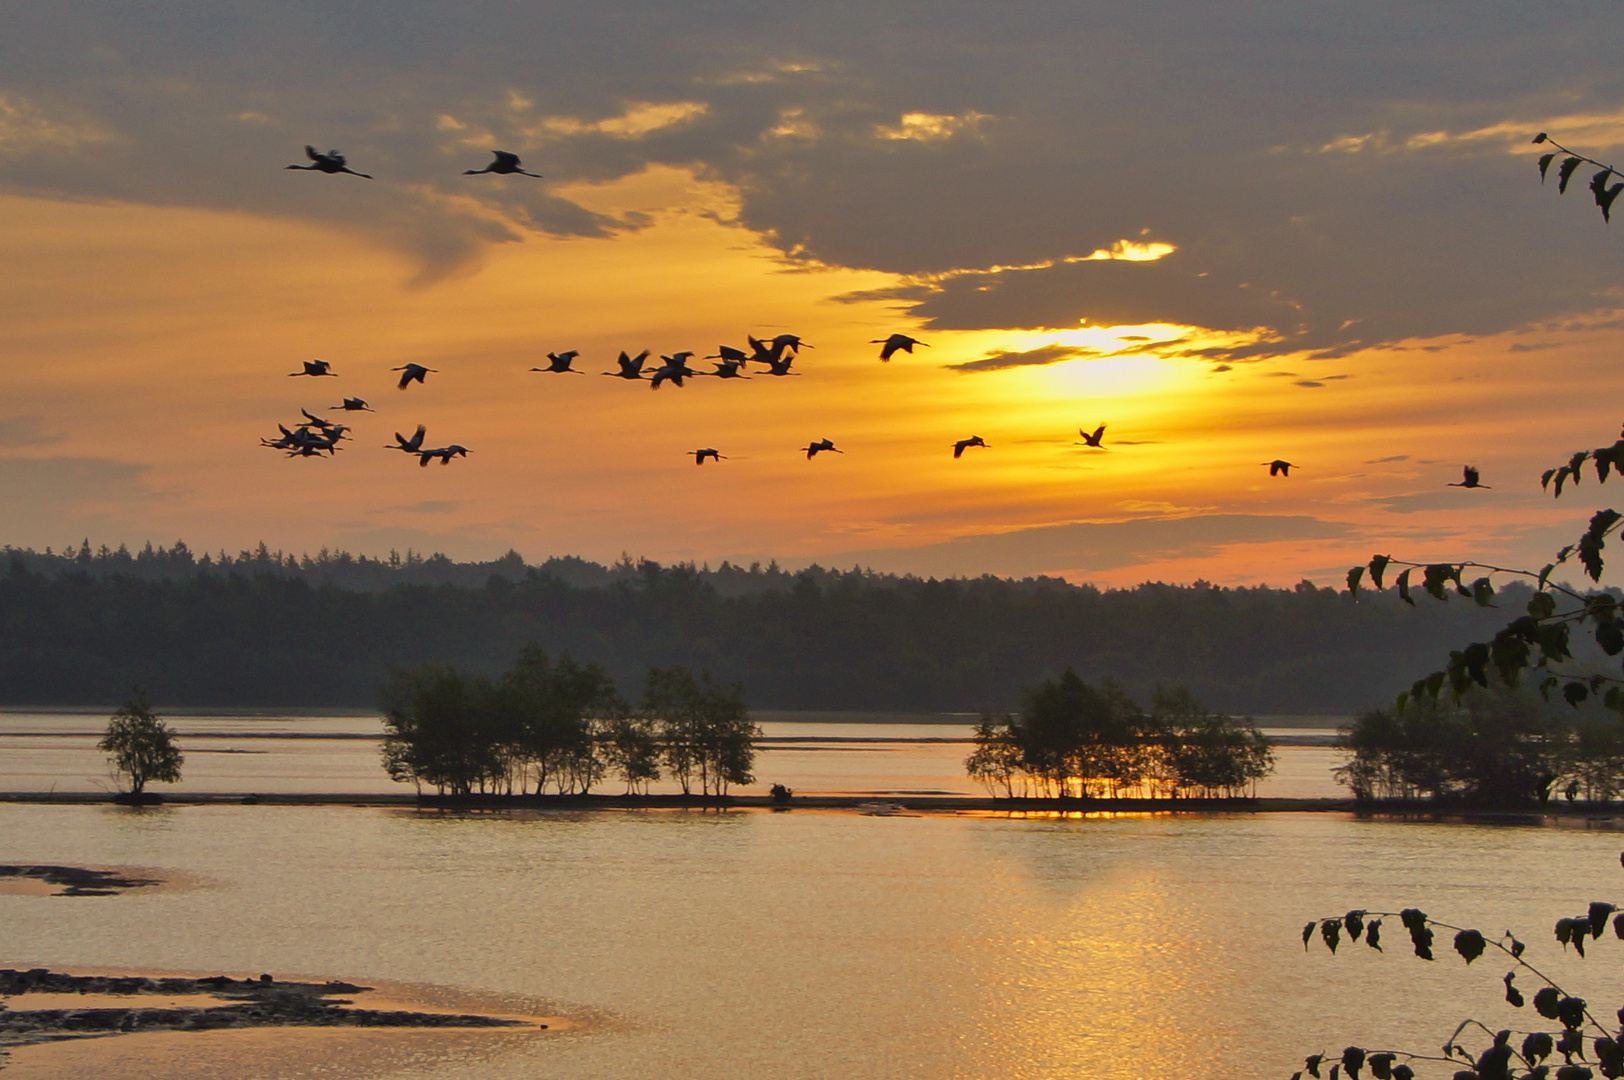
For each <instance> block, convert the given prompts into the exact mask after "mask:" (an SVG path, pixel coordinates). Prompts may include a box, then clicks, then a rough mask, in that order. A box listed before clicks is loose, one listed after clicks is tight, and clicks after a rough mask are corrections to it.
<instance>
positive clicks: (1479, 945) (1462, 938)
mask: <svg viewBox="0 0 1624 1080" xmlns="http://www.w3.org/2000/svg"><path fill="white" fill-rule="evenodd" d="M1486 944H1487V943H1486V942H1484V940H1483V934H1482V933H1481V932H1480V931H1477V930H1462V931H1461V932H1460V933H1458V934H1456V935H1455V951H1456V952H1458V953H1460V954H1461V956H1462V958H1464V959H1465V961H1466V962H1467V963H1468V964H1470V963H1471V962H1472V961H1473V960H1476V959H1477V958H1478V957H1480V956H1482V955H1483V950H1484V948H1485V947H1486Z"/></svg>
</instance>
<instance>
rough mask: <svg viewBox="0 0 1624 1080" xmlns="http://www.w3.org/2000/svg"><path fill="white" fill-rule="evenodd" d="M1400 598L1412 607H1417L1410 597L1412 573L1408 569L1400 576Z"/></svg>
mask: <svg viewBox="0 0 1624 1080" xmlns="http://www.w3.org/2000/svg"><path fill="white" fill-rule="evenodd" d="M1398 598H1399V599H1400V600H1402V601H1404V602H1405V603H1406V604H1409V605H1410V606H1411V607H1414V606H1415V600H1414V599H1413V598H1411V596H1410V571H1409V570H1407V569H1406V570H1405V571H1404V572H1403V573H1402V574H1400V575H1399V576H1398Z"/></svg>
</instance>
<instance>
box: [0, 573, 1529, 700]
mask: <svg viewBox="0 0 1624 1080" xmlns="http://www.w3.org/2000/svg"><path fill="white" fill-rule="evenodd" d="M1527 596H1528V594H1527V593H1526V591H1521V592H1519V591H1517V590H1515V589H1513V590H1507V591H1506V592H1504V593H1503V594H1502V595H1501V597H1500V599H1499V604H1500V607H1499V608H1497V609H1484V608H1480V607H1478V606H1476V605H1475V604H1473V603H1471V602H1469V601H1461V600H1457V601H1454V602H1450V603H1445V604H1438V603H1434V602H1431V601H1429V600H1427V599H1425V598H1423V601H1422V603H1421V604H1420V605H1419V606H1418V607H1415V608H1410V607H1407V606H1406V605H1404V604H1402V603H1400V602H1399V601H1398V599H1397V597H1396V596H1395V595H1394V594H1393V593H1392V592H1391V591H1389V592H1388V593H1386V594H1378V595H1375V596H1372V595H1370V594H1369V593H1368V592H1367V593H1365V594H1364V595H1363V596H1362V597H1361V599H1360V601H1359V602H1358V603H1354V602H1353V600H1352V599H1351V598H1350V597H1349V596H1348V594H1347V593H1346V592H1345V591H1341V590H1337V589H1330V588H1317V587H1315V586H1314V585H1312V584H1310V583H1309V582H1306V581H1305V582H1302V583H1300V584H1298V585H1297V586H1296V587H1295V588H1290V589H1278V588H1268V587H1261V586H1260V587H1257V588H1218V587H1215V586H1212V585H1208V584H1206V583H1203V582H1196V583H1195V584H1192V585H1162V584H1146V585H1140V586H1138V587H1136V588H1132V589H1098V588H1094V587H1092V586H1087V585H1082V586H1077V585H1071V584H1068V583H1067V582H1065V581H1061V580H1059V579H1055V578H1026V579H1022V580H1010V579H1004V578H994V577H982V578H973V579H951V580H934V579H933V580H921V579H919V578H915V577H898V576H893V575H887V574H877V573H874V572H872V571H866V570H851V571H838V570H826V569H822V568H819V567H812V568H810V569H807V570H802V571H798V572H794V573H791V572H788V571H785V570H783V569H781V568H779V567H778V566H777V565H776V564H774V565H771V566H767V567H761V566H760V565H753V566H750V567H738V566H731V565H728V564H725V563H724V564H723V565H722V566H720V567H718V568H716V569H710V568H708V567H705V568H700V567H695V566H693V565H690V564H679V565H674V566H661V565H659V564H657V563H653V562H649V561H646V560H644V561H633V560H631V559H625V558H623V559H622V560H621V561H620V562H618V563H616V564H614V565H612V566H603V565H600V564H597V563H593V562H588V561H586V560H582V559H575V558H564V559H550V560H548V561H547V562H545V563H543V564H541V565H540V566H529V565H526V564H525V562H524V560H523V559H521V558H520V557H519V556H518V555H517V554H516V553H512V552H510V553H509V554H508V555H506V556H504V557H503V558H501V559H498V560H495V561H493V562H484V563H457V562H453V561H451V560H450V559H447V558H445V557H444V556H442V555H434V556H431V557H428V558H424V557H421V556H418V555H416V554H412V553H408V554H407V555H406V556H404V557H402V556H398V555H393V554H392V555H391V557H390V558H388V559H368V558H358V557H355V556H351V555H349V554H345V553H337V554H333V553H328V552H325V551H324V552H322V553H321V554H320V555H318V556H316V557H314V558H311V557H308V556H306V557H298V558H296V557H294V556H291V555H284V554H282V553H280V552H271V551H268V550H266V548H265V547H264V546H263V545H261V546H260V547H259V548H258V549H257V550H255V551H245V552H242V553H240V554H239V555H237V556H230V555H226V554H225V553H219V554H215V555H201V556H199V555H196V554H194V553H193V552H192V551H190V550H189V549H187V547H186V546H185V545H184V544H181V543H176V544H175V546H173V547H171V548H156V549H154V548H152V547H151V546H148V547H147V548H146V549H145V550H143V551H141V552H138V553H131V552H129V551H127V550H124V549H123V548H120V549H119V550H117V551H109V550H108V549H107V548H105V547H103V548H101V549H100V550H99V551H92V550H91V548H90V545H89V544H88V543H86V544H85V545H83V546H82V547H78V548H75V547H71V546H70V547H69V548H68V549H67V550H66V551H65V552H52V551H49V550H47V551H46V552H44V553H40V552H35V551H31V550H24V549H15V548H5V549H0V704H7V705H105V704H108V703H112V702H117V701H120V700H123V699H124V698H126V697H128V696H129V694H130V691H131V688H132V687H135V686H139V687H141V688H142V689H143V690H144V691H145V692H146V694H147V696H148V697H149V698H150V699H151V700H152V701H153V702H154V703H155V704H157V705H158V706H159V707H160V708H162V707H174V706H219V707H324V706H327V707H355V706H371V705H375V704H376V702H377V699H378V692H379V688H380V687H381V686H383V685H384V684H385V683H386V682H387V681H388V678H389V671H390V668H391V667H408V666H414V665H421V664H428V663H444V664H454V665H456V666H457V667H458V668H460V669H463V670H465V671H469V672H475V673H485V674H491V675H494V674H496V673H498V672H500V671H502V670H504V669H505V668H507V667H509V666H511V665H512V664H513V662H514V660H515V658H516V657H517V656H518V654H519V650H520V649H521V648H523V647H524V646H525V645H526V644H529V643H535V644H537V645H539V646H541V648H543V649H544V650H546V651H547V652H548V653H550V654H552V655H554V656H558V655H561V654H565V653H567V654H569V655H570V656H572V657H573V658H575V659H576V660H579V661H581V662H589V663H596V664H600V665H602V666H603V667H604V668H605V669H607V670H608V671H609V673H610V674H611V675H612V676H614V678H615V679H616V680H617V681H618V682H619V683H620V684H621V685H622V686H623V687H628V688H630V687H632V686H633V684H634V683H636V682H637V680H639V679H641V678H642V675H643V673H644V671H645V670H646V669H647V668H649V667H668V666H671V665H677V664H680V665H683V666H685V667H688V668H691V669H693V670H695V671H702V670H703V671H709V672H711V673H712V674H714V675H715V676H716V677H718V678H720V679H723V680H726V681H729V682H731V681H738V682H740V683H742V684H743V685H744V688H745V695H746V699H747V700H748V701H749V703H750V705H751V706H752V707H754V708H758V709H831V710H833V709H871V710H896V711H944V712H961V711H962V712H980V711H995V712H996V711H1002V710H1006V709H1011V708H1014V707H1015V706H1016V705H1017V704H1018V702H1019V701H1020V700H1021V694H1022V691H1023V690H1024V689H1025V688H1028V687H1031V686H1034V685H1036V684H1037V683H1039V682H1041V681H1043V680H1045V679H1050V678H1054V677H1056V676H1057V675H1059V674H1060V673H1061V672H1062V671H1064V670H1065V669H1066V668H1067V667H1071V668H1073V669H1074V670H1075V671H1076V672H1077V673H1078V674H1079V675H1081V676H1082V677H1083V678H1085V679H1088V680H1090V681H1098V680H1100V679H1105V678H1110V679H1114V680H1116V682H1117V683H1119V684H1120V685H1121V686H1122V688H1123V689H1124V690H1125V691H1127V692H1128V693H1129V694H1131V695H1134V696H1136V697H1143V698H1146V699H1148V698H1149V697H1150V696H1151V694H1152V693H1153V692H1154V690H1155V688H1156V687H1157V686H1166V687H1172V686H1184V687H1187V688H1188V689H1189V690H1190V691H1192V692H1193V693H1194V694H1195V695H1196V696H1197V697H1198V698H1200V699H1201V701H1202V702H1204V703H1205V704H1206V705H1207V706H1209V707H1211V708H1213V709H1217V710H1220V711H1224V712H1229V713H1234V714H1237V715H1243V714H1269V713H1274V714H1282V713H1309V714H1312V713H1352V712H1355V711H1357V710H1361V709H1365V708H1369V707H1372V706H1377V705H1383V704H1386V703H1388V702H1390V701H1391V700H1392V698H1393V695H1395V694H1396V693H1397V692H1398V691H1399V690H1401V689H1403V688H1405V687H1407V686H1408V685H1409V684H1410V683H1411V682H1413V681H1414V680H1415V679H1417V678H1419V677H1421V676H1423V675H1426V674H1428V673H1429V672H1431V671H1433V670H1435V669H1437V668H1439V667H1440V666H1442V664H1443V663H1444V662H1445V661H1446V660H1447V658H1448V654H1449V651H1450V650H1451V649H1453V648H1459V647H1460V646H1461V645H1462V644H1464V643H1466V642H1468V641H1472V640H1478V639H1486V638H1487V637H1488V636H1490V635H1492V633H1493V632H1494V630H1496V629H1498V628H1499V627H1500V626H1501V625H1503V624H1504V623H1505V621H1506V611H1507V609H1510V608H1520V607H1521V605H1522V604H1523V603H1526V600H1527Z"/></svg>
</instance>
